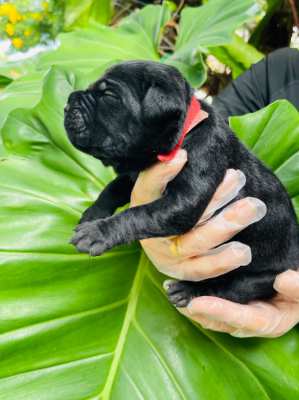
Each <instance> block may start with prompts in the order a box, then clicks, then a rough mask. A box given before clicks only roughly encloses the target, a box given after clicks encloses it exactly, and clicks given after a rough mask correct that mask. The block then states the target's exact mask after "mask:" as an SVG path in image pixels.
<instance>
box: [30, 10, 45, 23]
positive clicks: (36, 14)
mask: <svg viewBox="0 0 299 400" xmlns="http://www.w3.org/2000/svg"><path fill="white" fill-rule="evenodd" d="M31 18H32V19H35V20H36V21H41V20H42V19H43V17H42V15H41V14H40V13H37V12H36V13H31Z"/></svg>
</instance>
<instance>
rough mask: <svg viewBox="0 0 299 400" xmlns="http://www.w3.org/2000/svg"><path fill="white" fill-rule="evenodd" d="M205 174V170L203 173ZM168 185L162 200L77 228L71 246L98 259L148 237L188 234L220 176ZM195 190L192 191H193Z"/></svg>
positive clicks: (177, 179)
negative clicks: (113, 249) (121, 246)
mask: <svg viewBox="0 0 299 400" xmlns="http://www.w3.org/2000/svg"><path fill="white" fill-rule="evenodd" d="M207 171H208V170H207ZM181 175H183V174H182V173H181V174H180V175H178V176H177V177H176V178H175V180H174V181H172V182H171V183H170V184H169V185H168V187H167V190H166V193H164V195H163V197H161V198H160V199H158V200H155V201H153V202H152V203H149V204H144V205H141V206H137V207H132V208H129V209H127V210H125V211H124V212H122V213H119V214H116V215H114V216H112V217H109V218H105V219H101V220H96V221H93V222H87V223H84V224H81V225H79V226H78V227H77V229H76V230H77V233H76V234H75V235H74V237H73V239H72V241H71V243H73V244H74V245H76V247H77V249H78V250H79V251H82V252H89V253H90V254H91V255H99V254H101V253H103V252H104V251H106V250H108V249H111V248H112V247H114V246H116V245H120V244H124V243H130V242H132V241H134V240H141V239H145V238H149V237H163V236H164V237H165V236H170V235H178V234H182V233H184V232H186V231H188V230H190V229H191V228H192V227H193V226H194V225H195V224H196V222H197V221H198V219H199V217H200V216H201V214H202V213H203V211H204V210H205V208H206V206H207V205H208V202H209V200H210V199H211V197H212V195H213V193H214V192H215V190H216V187H217V186H218V184H219V183H220V182H221V180H222V178H223V176H222V175H219V176H217V178H215V176H213V177H212V176H208V175H207V174H206V175H205V176H204V177H203V176H201V180H202V181H200V179H199V178H198V176H197V177H196V180H195V179H192V176H190V174H188V173H185V174H184V177H183V178H182V177H181ZM194 187H195V188H194Z"/></svg>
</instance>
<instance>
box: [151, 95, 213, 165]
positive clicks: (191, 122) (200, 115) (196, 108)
mask: <svg viewBox="0 0 299 400" xmlns="http://www.w3.org/2000/svg"><path fill="white" fill-rule="evenodd" d="M208 116H209V114H208V113H206V112H205V111H204V110H202V109H201V105H200V102H199V101H198V100H197V98H196V97H195V96H192V99H191V103H190V105H189V107H188V110H187V115H186V119H185V122H184V126H183V131H182V134H181V136H180V138H179V141H178V142H177V144H176V145H175V146H174V148H173V149H172V150H171V151H170V152H169V153H166V154H158V155H157V158H158V160H159V161H170V160H172V159H173V158H174V156H175V155H176V153H177V152H178V150H179V149H180V147H181V146H182V143H183V141H184V138H185V136H186V135H187V133H188V132H190V131H191V129H193V128H194V127H195V126H196V125H198V124H199V123H200V122H201V121H203V120H204V119H206V118H208Z"/></svg>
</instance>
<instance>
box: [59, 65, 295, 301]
mask: <svg viewBox="0 0 299 400" xmlns="http://www.w3.org/2000/svg"><path fill="white" fill-rule="evenodd" d="M191 96H192V89H191V88H190V86H189V85H188V83H187V82H186V81H185V79H183V77H182V76H181V74H180V73H179V72H178V71H177V70H176V69H175V68H173V67H171V66H167V65H164V64H160V63H154V62H142V61H131V62H124V63H121V64H118V65H116V66H114V67H112V68H110V69H109V70H108V71H106V73H105V75H104V76H103V77H102V78H101V79H99V80H98V81H97V82H96V83H94V84H93V85H91V86H90V87H89V88H88V89H87V90H86V91H78V92H74V93H72V94H71V96H70V98H69V101H68V105H67V107H66V113H65V128H66V131H67V133H68V136H69V139H70V140H71V142H72V143H73V144H74V146H76V147H77V148H78V149H79V150H82V151H84V152H86V153H88V154H91V155H93V156H94V157H96V158H98V159H100V160H102V162H103V163H104V164H105V165H112V166H113V167H114V169H115V170H116V172H117V173H119V176H118V178H117V179H116V180H115V181H113V182H112V183H110V184H109V185H108V186H107V187H106V188H105V190H104V191H103V192H102V193H101V194H100V196H99V198H98V199H97V200H96V202H95V203H94V205H92V206H91V207H90V208H89V209H88V210H86V211H85V213H84V214H83V217H82V218H81V220H80V222H81V224H80V225H79V226H78V227H77V228H76V231H77V233H76V234H75V236H74V237H73V239H72V243H73V244H75V245H76V246H77V249H78V250H79V251H82V252H89V253H90V254H91V255H98V254H101V253H103V252H104V251H106V250H108V249H111V248H112V247H114V246H116V245H120V244H123V243H129V242H131V241H133V240H137V239H138V240H140V239H144V238H149V237H162V236H170V235H179V234H182V233H184V232H186V231H188V230H190V229H191V228H192V227H194V225H195V224H196V222H197V221H198V219H199V218H200V216H201V214H202V213H203V211H204V210H205V208H206V207H207V205H208V203H209V201H210V199H211V197H212V195H213V193H214V192H215V190H216V188H217V186H218V185H219V184H220V182H221V181H222V179H223V177H224V174H225V172H226V170H227V169H228V168H235V169H240V170H242V171H243V172H244V173H245V175H246V178H247V182H246V186H245V187H244V188H243V189H242V190H241V192H240V193H239V195H238V198H243V197H245V196H251V197H257V198H259V199H261V200H262V201H264V202H265V203H266V205H267V208H268V212H267V214H266V216H265V217H264V218H263V219H262V220H261V221H259V222H257V223H255V224H253V225H251V226H249V227H247V228H246V229H245V230H243V231H242V232H240V233H239V234H238V235H236V236H235V237H234V240H238V241H240V242H242V243H246V244H248V245H249V246H250V247H251V250H252V256H253V259H252V262H251V263H250V264H249V265H248V266H246V267H242V268H238V269H237V270H234V271H232V272H229V273H227V274H225V275H222V276H220V277H217V278H213V279H208V280H205V281H202V282H186V281H181V282H176V283H173V284H172V285H170V287H169V289H168V295H169V298H170V300H171V301H172V302H173V303H174V304H176V305H177V306H185V305H186V304H187V303H188V302H189V301H190V299H191V298H193V297H196V296H200V295H214V296H219V297H223V298H226V299H230V300H233V301H236V302H240V303H247V302H248V301H250V300H254V299H265V298H269V297H271V296H273V294H274V289H273V282H274V278H275V276H276V274H278V273H280V272H282V271H284V270H286V269H288V268H292V269H295V268H296V267H298V265H299V235H298V226H297V222H296V216H295V212H294V210H293V207H292V204H291V202H290V199H289V197H288V195H287V193H286V191H285V189H284V188H283V186H282V185H281V183H280V182H279V180H278V179H277V178H276V177H275V175H274V174H273V173H272V172H271V171H270V170H269V169H268V168H266V167H265V166H264V165H263V164H262V162H260V161H259V160H258V159H257V158H256V157H255V156H254V155H253V154H251V153H250V152H249V151H248V150H247V149H246V148H245V147H244V146H243V144H242V143H241V142H240V141H239V140H238V139H237V138H236V136H235V135H234V134H233V133H232V131H231V130H230V128H229V127H228V125H227V123H226V122H225V121H224V120H223V119H222V117H221V115H219V114H218V113H217V112H215V110H214V108H213V107H211V106H210V105H208V104H206V103H202V107H203V109H204V110H206V111H207V112H208V113H209V117H208V119H206V120H204V121H203V122H202V123H200V124H199V125H198V126H197V127H195V128H194V129H193V130H192V131H191V132H190V133H189V134H188V135H187V136H186V138H185V140H184V143H183V147H184V148H185V149H186V150H187V152H188V162H187V163H186V165H185V167H184V168H183V170H182V171H181V172H180V173H179V175H177V176H176V177H175V178H174V179H173V181H171V182H170V183H169V184H168V186H167V189H166V190H165V192H164V193H163V196H162V197H161V198H160V199H158V200H156V201H153V202H152V203H149V204H146V205H141V206H138V207H134V208H130V209H127V210H126V211H124V212H122V213H119V214H116V215H112V214H113V212H114V211H115V209H116V208H117V207H118V206H121V205H123V204H126V203H127V202H129V200H130V193H131V190H132V187H133V185H134V182H135V180H136V178H137V175H138V173H139V171H141V170H143V169H145V168H147V167H149V166H150V165H152V164H153V163H155V162H156V161H157V159H156V157H157V154H158V153H165V152H168V151H170V150H171V149H172V148H173V146H174V145H175V144H176V142H177V140H178V138H179V136H180V133H181V129H182V126H183V122H184V119H185V116H186V110H187V107H188V104H189V102H190V99H191ZM86 221H89V222H86Z"/></svg>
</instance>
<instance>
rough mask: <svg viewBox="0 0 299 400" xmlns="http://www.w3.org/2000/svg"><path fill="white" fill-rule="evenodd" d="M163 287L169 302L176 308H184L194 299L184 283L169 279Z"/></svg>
mask: <svg viewBox="0 0 299 400" xmlns="http://www.w3.org/2000/svg"><path fill="white" fill-rule="evenodd" d="M163 287H164V289H165V291H166V293H167V297H168V299H169V301H170V302H171V303H172V304H173V305H174V306H176V307H186V306H187V305H188V303H189V302H190V300H191V299H192V298H193V297H194V296H192V293H191V292H190V289H189V288H188V284H186V283H185V282H180V281H175V280H172V279H169V280H166V281H165V282H164V284H163Z"/></svg>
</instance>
